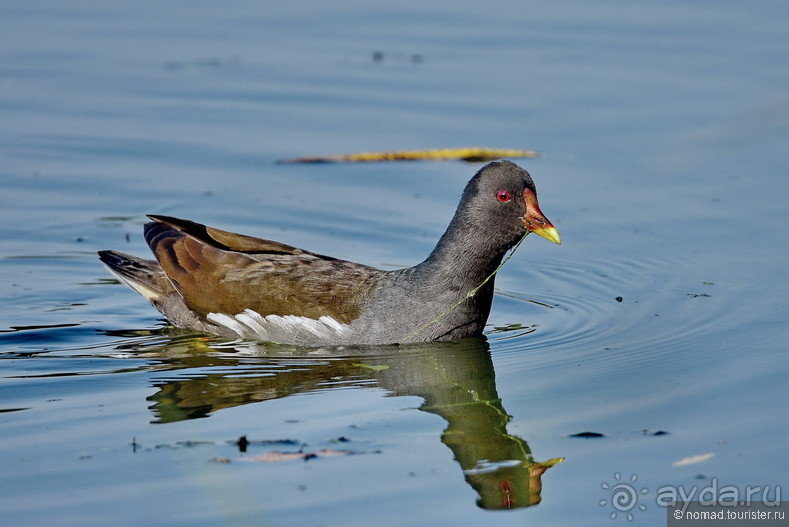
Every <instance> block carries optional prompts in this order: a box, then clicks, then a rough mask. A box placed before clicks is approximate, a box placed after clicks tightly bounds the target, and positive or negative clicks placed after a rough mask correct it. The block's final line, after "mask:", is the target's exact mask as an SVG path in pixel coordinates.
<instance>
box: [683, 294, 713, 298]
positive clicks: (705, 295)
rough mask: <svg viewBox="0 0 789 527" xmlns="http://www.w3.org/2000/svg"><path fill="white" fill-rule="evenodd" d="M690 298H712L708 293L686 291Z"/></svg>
mask: <svg viewBox="0 0 789 527" xmlns="http://www.w3.org/2000/svg"><path fill="white" fill-rule="evenodd" d="M686 294H687V295H688V296H689V297H690V298H710V296H712V295H708V294H707V293H686Z"/></svg>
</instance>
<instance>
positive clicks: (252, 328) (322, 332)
mask: <svg viewBox="0 0 789 527" xmlns="http://www.w3.org/2000/svg"><path fill="white" fill-rule="evenodd" d="M206 318H207V319H208V320H210V321H211V322H213V323H214V324H217V325H218V326H221V327H223V328H227V329H229V330H231V331H232V332H233V333H235V334H236V335H238V337H239V338H242V339H252V340H263V341H270V342H281V343H288V344H309V343H312V342H330V341H336V340H338V339H340V338H341V337H342V336H343V335H345V334H346V333H347V332H348V325H347V324H342V323H340V322H337V321H336V320H334V319H333V318H331V317H327V316H323V317H320V318H319V319H317V320H316V319H314V318H307V317H299V316H296V315H285V316H280V315H267V316H265V317H264V316H263V315H261V314H260V313H258V312H256V311H253V310H251V309H245V310H244V311H242V312H241V313H238V314H237V315H226V314H224V313H209V314H208V316H207V317H206Z"/></svg>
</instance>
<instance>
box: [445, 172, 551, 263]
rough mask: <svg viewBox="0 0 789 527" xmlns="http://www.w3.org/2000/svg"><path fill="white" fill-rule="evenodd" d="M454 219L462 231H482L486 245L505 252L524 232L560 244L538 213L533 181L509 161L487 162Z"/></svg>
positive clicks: (470, 184) (461, 202) (467, 189)
mask: <svg viewBox="0 0 789 527" xmlns="http://www.w3.org/2000/svg"><path fill="white" fill-rule="evenodd" d="M458 216H459V217H458ZM456 219H458V220H460V221H461V224H463V225H464V227H465V228H468V229H471V230H481V231H482V233H484V235H485V236H486V237H488V238H489V239H488V244H491V245H495V246H504V247H505V248H506V249H508V248H509V247H512V246H513V245H514V244H515V243H516V242H517V241H518V240H519V239H520V238H521V237H523V235H525V234H526V233H527V232H534V233H536V234H538V235H539V236H542V237H543V238H545V239H547V240H550V241H552V242H554V243H560V238H559V233H558V232H557V231H556V229H555V228H554V226H553V225H552V224H551V222H550V221H548V219H547V218H546V217H545V216H544V215H543V213H542V212H541V211H540V207H539V205H538V203H537V189H536V188H535V187H534V181H533V180H532V178H531V176H530V175H529V173H528V172H526V170H524V169H523V168H521V167H519V166H518V165H516V164H515V163H512V162H511V161H494V162H492V163H488V164H487V165H485V166H484V167H482V168H481V169H480V170H479V172H477V173H476V174H475V175H474V177H473V178H471V181H469V183H468V185H467V186H466V190H465V191H464V192H463V197H462V199H461V201H460V206H459V207H458V212H457V214H456Z"/></svg>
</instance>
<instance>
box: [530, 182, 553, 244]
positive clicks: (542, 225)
mask: <svg viewBox="0 0 789 527" xmlns="http://www.w3.org/2000/svg"><path fill="white" fill-rule="evenodd" d="M523 201H524V202H526V215H525V216H524V217H522V218H521V221H522V222H523V224H524V225H525V226H526V228H527V229H528V230H529V232H533V233H534V234H536V235H538V236H542V237H543V238H545V239H546V240H549V241H552V242H553V243H559V244H561V243H562V239H561V238H560V237H559V231H557V230H556V227H554V226H553V224H552V223H551V222H550V221H548V218H546V217H545V215H544V214H543V213H542V211H541V210H540V205H539V204H538V203H537V196H536V195H535V194H534V192H532V191H531V190H529V189H526V190H524V191H523Z"/></svg>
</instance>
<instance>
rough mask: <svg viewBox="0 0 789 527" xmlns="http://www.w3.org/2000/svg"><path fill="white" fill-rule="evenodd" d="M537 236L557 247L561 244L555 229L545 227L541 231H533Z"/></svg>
mask: <svg viewBox="0 0 789 527" xmlns="http://www.w3.org/2000/svg"><path fill="white" fill-rule="evenodd" d="M532 232H533V233H534V234H536V235H537V236H542V237H543V238H545V239H546V240H548V241H549V242H553V243H555V244H557V245H561V244H562V238H561V237H560V236H559V231H557V230H556V228H555V227H545V228H542V229H534V230H533V231H532Z"/></svg>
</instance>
